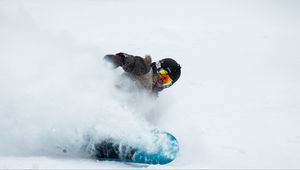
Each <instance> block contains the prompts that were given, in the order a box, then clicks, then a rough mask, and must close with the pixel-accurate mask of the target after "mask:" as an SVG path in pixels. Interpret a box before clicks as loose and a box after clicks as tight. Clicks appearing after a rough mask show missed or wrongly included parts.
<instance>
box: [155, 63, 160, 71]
mask: <svg viewBox="0 0 300 170" xmlns="http://www.w3.org/2000/svg"><path fill="white" fill-rule="evenodd" d="M155 66H156V69H157V71H158V70H159V69H160V68H161V64H160V62H159V61H157V62H155Z"/></svg>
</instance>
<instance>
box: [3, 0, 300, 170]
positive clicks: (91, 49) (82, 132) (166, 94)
mask: <svg viewBox="0 0 300 170" xmlns="http://www.w3.org/2000/svg"><path fill="white" fill-rule="evenodd" d="M299 9H300V1H297V0H281V1H280V0H251V1H250V0H249V1H246V0H240V1H237V0H227V1H222V0H211V1H208V0H207V1H203V0H163V1H159V0H151V1H150V0H44V1H40V0H0V118H1V119H0V168H5V169H6V168H7V169H9V168H64V169H65V168H72V169H76V168H79V169H87V168H94V169H95V168H134V167H135V166H132V165H128V164H123V163H117V162H99V161H96V160H93V159H90V158H89V156H88V155H86V154H85V153H84V152H82V150H81V147H82V145H83V144H84V143H85V142H86V140H87V136H88V137H89V138H91V139H92V140H94V141H96V140H98V139H102V138H105V137H115V138H121V139H124V140H127V141H129V142H137V143H139V142H147V141H148V138H149V129H151V128H153V127H157V128H160V129H162V130H164V131H167V132H170V133H171V134H173V135H174V136H175V137H176V138H177V139H178V141H179V143H180V152H179V154H178V157H177V159H176V160H175V161H173V162H171V163H170V164H168V165H152V166H149V167H148V168H172V169H174V168H300V163H299V160H300V58H299V57H300V56H299V55H300V48H299V45H300V32H299V30H300V11H299ZM120 51H122V52H127V53H129V54H134V55H140V56H142V55H144V54H151V55H152V58H153V60H154V61H157V60H159V59H162V58H165V57H171V58H174V59H175V60H177V61H178V62H179V63H180V64H181V66H182V75H181V78H180V79H179V80H178V82H176V83H175V84H174V86H172V87H171V88H170V89H166V90H165V91H163V92H162V93H160V97H159V98H158V99H157V100H155V101H153V100H150V99H147V97H146V96H145V95H143V94H141V95H136V96H135V97H136V98H138V99H139V100H138V102H137V103H130V104H129V103H128V102H125V100H130V101H136V100H131V99H132V98H131V97H132V96H130V95H128V94H124V93H120V92H119V91H117V90H116V89H115V88H114V84H115V83H116V82H118V78H119V77H118V75H119V74H120V73H121V72H122V71H121V70H120V69H117V70H111V69H110V68H109V66H107V65H106V63H104V62H103V60H102V58H103V56H104V55H105V54H109V53H117V52H120ZM63 149H67V152H62V150H63Z"/></svg>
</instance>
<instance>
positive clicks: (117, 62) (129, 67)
mask: <svg viewBox="0 0 300 170" xmlns="http://www.w3.org/2000/svg"><path fill="white" fill-rule="evenodd" d="M104 58H105V59H106V60H108V61H110V62H112V63H113V64H114V66H115V68H117V67H119V66H121V67H122V68H123V70H124V71H125V72H128V73H131V74H134V75H136V76H141V75H144V74H146V73H148V72H149V71H150V69H151V66H150V64H151V57H150V56H148V57H146V58H145V59H144V58H142V57H139V56H133V55H129V54H126V53H117V54H116V55H106V56H104Z"/></svg>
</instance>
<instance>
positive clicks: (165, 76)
mask: <svg viewBox="0 0 300 170" xmlns="http://www.w3.org/2000/svg"><path fill="white" fill-rule="evenodd" d="M158 74H159V75H158V79H159V80H160V81H161V83H162V86H163V88H168V87H170V86H172V84H173V80H172V79H171V77H170V75H169V73H168V71H166V70H165V69H163V68H160V69H159V70H158Z"/></svg>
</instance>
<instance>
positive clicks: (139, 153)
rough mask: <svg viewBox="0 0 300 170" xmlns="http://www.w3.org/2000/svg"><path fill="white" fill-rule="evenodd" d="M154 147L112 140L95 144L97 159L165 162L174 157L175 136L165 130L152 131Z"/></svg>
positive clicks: (176, 147)
mask: <svg viewBox="0 0 300 170" xmlns="http://www.w3.org/2000/svg"><path fill="white" fill-rule="evenodd" d="M153 135H154V146H155V148H152V149H150V150H149V149H146V148H145V147H143V146H130V145H128V144H121V143H118V142H116V141H114V140H105V141H102V142H101V143H99V144H96V145H95V149H96V158H97V159H98V160H108V161H119V162H132V163H142V164H167V163H170V162H171V161H173V160H174V159H175V158H176V154H177V153H178V151H179V146H178V142H177V140H176V138H175V137H174V136H173V135H171V134H170V133H167V132H161V131H157V130H156V131H153Z"/></svg>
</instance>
